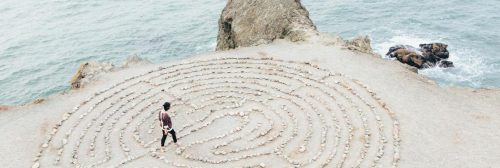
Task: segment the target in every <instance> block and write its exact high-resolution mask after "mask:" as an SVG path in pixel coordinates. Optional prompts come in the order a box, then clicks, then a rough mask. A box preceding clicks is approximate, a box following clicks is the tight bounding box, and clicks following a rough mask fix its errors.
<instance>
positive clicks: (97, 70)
mask: <svg viewBox="0 0 500 168" xmlns="http://www.w3.org/2000/svg"><path fill="white" fill-rule="evenodd" d="M114 68H115V66H114V65H113V64H110V63H99V62H95V61H90V62H84V63H82V64H81V65H80V67H79V68H78V70H77V71H76V74H75V75H73V78H71V88H72V89H77V88H82V87H83V86H84V85H86V84H88V83H90V82H91V81H92V79H93V78H94V77H95V76H96V75H98V74H101V73H104V72H109V71H112V70H113V69H114Z"/></svg>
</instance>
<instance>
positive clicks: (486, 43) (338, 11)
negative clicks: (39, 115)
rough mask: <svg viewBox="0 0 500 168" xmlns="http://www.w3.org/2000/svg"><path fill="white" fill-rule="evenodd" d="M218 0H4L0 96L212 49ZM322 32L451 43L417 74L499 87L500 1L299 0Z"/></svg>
mask: <svg viewBox="0 0 500 168" xmlns="http://www.w3.org/2000/svg"><path fill="white" fill-rule="evenodd" d="M225 3H226V1H225V0H197V1H174V0H122V1H98V0H86V1H80V0H76V1H75V0H57V1H56V0H54V1H37V0H2V2H0V33H1V34H2V35H1V36H0V90H1V91H0V104H19V103H25V102H28V101H31V100H33V99H34V98H36V97H40V96H47V95H50V94H53V93H56V92H61V91H63V90H66V89H67V88H68V87H69V83H68V82H69V79H70V78H71V75H72V74H73V73H74V72H75V71H76V68H77V67H78V65H79V64H80V63H81V62H83V61H86V60H98V61H109V62H113V63H120V62H122V61H123V60H124V59H125V58H126V57H127V56H128V55H132V54H137V55H140V56H141V57H145V58H147V59H149V60H152V61H154V62H158V63H159V62H165V61H170V60H176V59H181V58H184V57H187V56H190V55H193V54H197V53H202V52H206V51H213V49H214V47H215V44H216V35H217V20H218V17H219V14H220V12H221V10H222V8H223V7H224V5H225ZM303 4H304V5H305V6H306V8H307V9H308V10H309V11H310V14H311V18H312V19H313V21H314V22H315V24H316V25H317V27H318V29H319V30H320V31H322V32H337V33H339V34H340V35H342V36H344V37H348V38H349V37H353V36H355V35H357V34H368V35H370V37H371V38H372V45H373V46H374V48H375V50H376V51H377V52H379V53H384V52H385V51H386V50H387V48H388V47H389V46H391V45H394V44H398V43H404V44H413V45H418V43H424V42H435V41H439V42H445V43H448V44H450V47H449V50H450V53H451V54H452V56H451V59H452V61H454V62H455V65H456V68H453V69H439V68H435V69H429V70H424V71H421V72H420V73H422V74H424V75H427V76H429V77H431V78H433V79H435V80H436V81H438V82H439V83H440V84H442V85H460V86H472V87H484V86H497V87H500V55H499V54H498V53H500V48H499V47H500V42H499V41H498V39H500V31H499V30H498V27H500V14H499V12H496V9H500V2H499V1H497V0H484V1H477V2H469V1H464V0H449V1H444V0H440V1H436V0H434V1H430V0H425V1H419V2H416V1H409V0H398V1H394V0H393V1H389V0H378V1H368V0H303Z"/></svg>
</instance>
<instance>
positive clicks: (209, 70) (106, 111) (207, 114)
mask: <svg viewBox="0 0 500 168" xmlns="http://www.w3.org/2000/svg"><path fill="white" fill-rule="evenodd" d="M164 101H170V102H172V109H171V110H170V114H171V116H172V118H173V122H174V128H175V129H176V131H177V135H178V139H179V142H180V144H179V145H175V144H173V143H172V142H171V137H170V135H169V137H168V138H167V143H168V145H166V151H165V152H160V150H159V146H160V145H159V138H160V136H161V131H160V129H159V123H158V121H157V120H158V112H159V111H160V110H161V108H162V106H161V105H162V104H163V102H164ZM399 149H400V138H399V123H398V120H397V118H396V115H395V114H394V112H392V111H391V110H390V109H389V108H387V106H386V104H385V103H384V102H383V101H382V100H381V99H380V98H378V97H377V95H376V93H374V92H373V91H371V90H370V89H369V88H368V87H367V86H365V85H364V84H362V83H360V82H359V81H357V80H354V79H351V78H348V77H346V76H344V75H342V74H340V73H334V72H330V71H328V70H326V69H322V68H320V67H318V66H315V65H311V64H310V63H306V62H294V61H284V60H276V59H272V58H262V59H260V58H236V57H235V58H232V57H229V58H216V59H207V60H197V61H190V62H184V63H179V64H175V65H170V66H165V67H160V68H159V69H157V70H153V71H149V72H147V73H146V74H142V75H138V76H134V77H131V78H129V79H127V80H124V81H122V82H120V83H117V84H115V85H113V86H112V87H110V88H107V89H105V90H102V91H99V92H97V93H95V94H94V95H93V96H91V97H89V98H88V99H87V100H85V101H83V102H81V103H80V104H79V105H78V106H76V107H74V109H73V110H72V111H70V112H67V113H65V114H64V116H63V118H62V120H61V121H60V122H59V123H58V124H56V125H55V126H54V127H53V130H51V131H50V133H49V135H48V137H47V139H46V140H45V141H44V142H42V144H41V147H40V152H39V153H38V154H37V155H36V157H35V158H34V164H33V167H398V163H399V158H400V156H399Z"/></svg>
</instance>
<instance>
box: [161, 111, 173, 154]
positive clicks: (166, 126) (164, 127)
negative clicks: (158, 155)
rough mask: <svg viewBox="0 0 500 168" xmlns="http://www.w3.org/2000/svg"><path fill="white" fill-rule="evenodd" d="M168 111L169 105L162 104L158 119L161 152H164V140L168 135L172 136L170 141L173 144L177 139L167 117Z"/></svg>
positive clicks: (170, 121)
mask: <svg viewBox="0 0 500 168" xmlns="http://www.w3.org/2000/svg"><path fill="white" fill-rule="evenodd" d="M169 109H170V103H169V102H165V103H164V104H163V110H162V111H161V112H160V113H159V115H158V119H159V120H160V128H161V133H162V137H161V151H162V152H163V151H164V146H165V140H166V139H167V135H168V133H170V134H172V139H173V140H174V143H176V144H177V137H176V136H175V130H174V128H173V127H172V120H171V119H170V116H169V115H168V113H167V111H168V110H169Z"/></svg>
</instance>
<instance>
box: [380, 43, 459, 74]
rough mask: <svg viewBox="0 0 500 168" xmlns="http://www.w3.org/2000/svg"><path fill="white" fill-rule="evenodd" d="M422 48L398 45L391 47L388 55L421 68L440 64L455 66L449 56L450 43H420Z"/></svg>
mask: <svg viewBox="0 0 500 168" xmlns="http://www.w3.org/2000/svg"><path fill="white" fill-rule="evenodd" d="M419 47H420V48H415V47H413V46H410V45H396V46H393V47H391V48H390V49H389V52H387V54H386V55H387V56H389V57H391V58H396V59H397V60H398V61H399V62H402V63H405V64H408V65H411V66H414V67H417V68H419V69H421V68H430V67H435V66H439V67H442V68H448V67H453V62H451V61H448V60H446V59H448V58H449V56H450V55H449V52H448V50H447V47H448V45H446V44H443V43H431V44H420V45H419Z"/></svg>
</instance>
